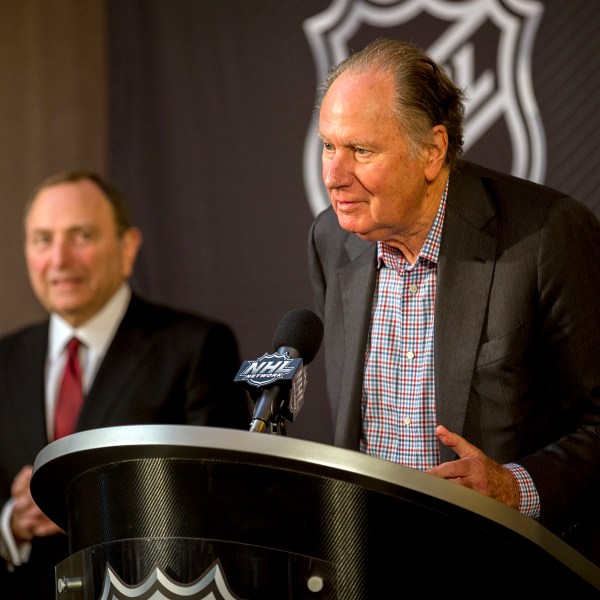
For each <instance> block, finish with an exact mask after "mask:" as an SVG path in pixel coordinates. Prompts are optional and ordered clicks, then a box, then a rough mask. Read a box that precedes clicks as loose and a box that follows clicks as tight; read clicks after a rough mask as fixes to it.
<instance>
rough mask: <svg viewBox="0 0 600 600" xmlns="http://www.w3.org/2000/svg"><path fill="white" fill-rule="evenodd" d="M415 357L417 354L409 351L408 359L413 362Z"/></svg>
mask: <svg viewBox="0 0 600 600" xmlns="http://www.w3.org/2000/svg"><path fill="white" fill-rule="evenodd" d="M414 357H415V353H414V352H413V351H412V350H409V351H408V352H407V353H406V358H408V360H412V359H413V358H414Z"/></svg>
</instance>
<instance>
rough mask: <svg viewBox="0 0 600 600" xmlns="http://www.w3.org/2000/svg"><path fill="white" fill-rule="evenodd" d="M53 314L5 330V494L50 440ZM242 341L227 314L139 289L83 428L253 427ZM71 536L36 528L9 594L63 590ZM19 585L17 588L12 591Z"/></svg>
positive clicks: (1, 442) (0, 394)
mask: <svg viewBox="0 0 600 600" xmlns="http://www.w3.org/2000/svg"><path fill="white" fill-rule="evenodd" d="M47 342H48V322H45V323H41V324H39V325H34V326H31V327H28V328H26V329H24V330H22V331H20V332H17V333H15V334H12V335H10V336H7V337H5V338H3V339H2V340H0V486H1V487H0V503H1V504H2V505H3V504H4V502H6V500H7V499H8V498H9V497H10V485H11V482H12V480H13V478H14V477H15V475H16V474H17V472H18V471H19V470H20V469H21V467H22V466H23V465H26V464H33V461H34V459H35V457H36V456H37V454H38V452H39V451H40V450H41V449H42V448H43V447H44V446H45V445H46V444H47V443H48V440H47V438H46V424H45V409H44V366H45V361H46V349H47ZM239 365H240V360H239V356H238V348H237V342H236V340H235V337H234V334H233V332H232V331H231V330H230V329H229V328H228V327H227V326H226V325H224V324H219V323H215V322H212V321H209V320H205V319H203V318H201V317H198V316H192V315H189V314H185V313H183V312H178V311H174V310H171V309H170V308H166V307H162V306H157V305H155V304H150V303H148V302H146V301H144V300H142V299H140V298H139V297H137V296H135V295H134V296H133V297H132V299H131V302H130V305H129V307H128V309H127V312H126V314H125V316H124V318H123V321H122V322H121V324H120V326H119V328H118V330H117V332H116V335H115V338H114V340H113V342H112V343H111V345H110V347H109V349H108V351H107V353H106V356H105V358H104V360H103V361H102V364H101V365H100V368H99V370H98V373H97V375H96V378H95V380H94V382H93V385H92V387H91V389H90V391H89V394H88V395H87V397H86V399H85V403H84V406H83V408H82V411H81V414H80V417H79V422H78V426H77V429H78V430H79V431H82V430H87V429H94V428H98V427H111V426H117V425H133V424H141V425H143V424H153V423H157V424H195V425H205V426H212V427H232V428H239V429H246V430H247V429H248V427H249V423H250V419H251V413H250V410H249V404H248V398H247V395H246V392H245V391H243V390H242V389H241V388H240V387H239V386H238V385H237V384H235V383H234V381H233V380H234V377H235V375H236V373H237V370H238V368H239ZM67 556H68V546H67V537H66V536H52V537H51V538H35V539H34V543H33V547H32V553H31V558H30V562H29V563H28V564H27V565H23V566H21V567H18V568H17V569H16V571H15V573H7V572H6V570H5V568H4V564H2V562H3V561H0V590H2V592H1V594H2V596H3V597H4V595H5V594H6V597H7V598H8V597H11V598H23V599H31V600H45V599H46V598H48V599H50V598H52V599H54V597H55V596H54V566H55V565H56V564H58V562H61V561H62V560H64V559H65V558H66V557H67ZM10 592H12V593H10Z"/></svg>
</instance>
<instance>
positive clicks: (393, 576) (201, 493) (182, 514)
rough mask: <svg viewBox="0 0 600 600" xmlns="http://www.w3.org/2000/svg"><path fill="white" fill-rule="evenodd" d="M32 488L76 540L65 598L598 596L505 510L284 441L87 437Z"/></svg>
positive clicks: (191, 435) (52, 456)
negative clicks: (558, 594)
mask: <svg viewBox="0 0 600 600" xmlns="http://www.w3.org/2000/svg"><path fill="white" fill-rule="evenodd" d="M31 491H32V495H33V498H34V500H35V501H36V502H37V504H38V505H39V506H40V508H41V509H42V510H43V511H44V512H45V513H46V514H47V515H48V516H49V517H50V518H51V519H52V520H54V521H55V522H56V523H58V524H59V525H60V526H61V527H62V528H63V529H65V530H66V531H67V532H68V537H69V545H70V555H69V557H68V558H67V559H66V560H64V561H63V562H61V563H60V564H58V565H57V566H56V582H57V598H58V599H59V600H61V599H65V600H121V599H124V598H151V599H152V600H157V599H177V598H187V599H188V600H191V599H194V600H196V599H204V598H206V599H209V598H212V599H215V600H229V599H238V600H240V599H241V600H254V599H259V598H260V599H261V600H263V599H276V600H286V599H294V600H304V599H307V600H308V599H310V600H325V599H327V600H328V599H332V598H336V599H340V600H363V599H372V598H377V599H386V598H400V597H407V598H409V597H424V598H428V597H434V596H437V595H440V596H445V597H448V595H450V597H452V595H453V594H455V593H456V594H457V595H460V597H461V598H470V597H473V598H476V597H478V598H479V597H482V594H486V593H488V591H490V592H491V590H493V591H494V592H496V594H497V593H500V594H502V593H511V594H514V592H515V590H518V591H519V595H523V597H526V596H527V595H529V594H531V595H532V597H544V595H545V594H548V595H552V596H554V595H555V594H556V593H557V591H569V592H570V595H572V597H576V598H586V597H596V596H597V595H598V592H599V591H600V569H599V568H597V567H596V566H595V565H593V564H592V563H591V562H590V561H588V560H587V559H586V558H584V557H583V556H582V555H580V554H579V553H577V552H576V551H575V550H573V549H572V548H571V547H570V546H568V545H567V544H565V543H564V542H563V541H562V540H560V539H559V538H558V537H556V536H554V535H553V534H552V533H550V532H549V531H548V530H547V529H545V528H544V527H542V526H541V525H539V524H538V523H536V522H535V521H533V520H532V519H529V518H527V517H525V516H523V515H521V514H519V513H518V512H517V511H515V510H513V509H510V508H508V507H506V506H504V505H502V504H500V503H499V502H496V501H495V500H492V499H489V498H486V497H484V496H482V495H481V494H478V493H476V492H473V491H471V490H469V489H466V488H463V487H460V486H458V485H455V484H452V483H450V482H447V481H445V480H443V479H440V478H438V477H435V476H433V475H430V474H427V473H422V472H420V471H416V470H413V469H409V468H407V467H403V466H401V465H397V464H393V463H390V462H387V461H382V460H379V459H376V458H373V457H370V456H366V455H363V454H360V453H358V452H353V451H349V450H343V449H340V448H335V447H332V446H328V445H324V444H319V443H314V442H308V441H304V440H299V439H293V438H289V437H285V436H279V435H269V434H264V433H250V432H246V431H237V430H228V429H218V428H209V427H196V426H188V425H140V426H123V427H111V428H105V429H96V430H90V431H84V432H81V433H76V434H73V435H71V436H67V437H65V438H62V439H60V440H57V441H55V442H53V443H51V444H49V445H48V446H47V447H45V448H44V449H43V450H42V451H41V452H40V453H39V454H38V456H37V458H36V461H35V464H34V470H33V477H32V481H31ZM484 590H485V591H484ZM459 591H460V593H459Z"/></svg>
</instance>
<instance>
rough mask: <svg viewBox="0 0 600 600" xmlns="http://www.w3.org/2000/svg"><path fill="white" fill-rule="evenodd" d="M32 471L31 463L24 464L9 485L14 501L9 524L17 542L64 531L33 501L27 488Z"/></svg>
mask: <svg viewBox="0 0 600 600" xmlns="http://www.w3.org/2000/svg"><path fill="white" fill-rule="evenodd" d="M32 471H33V467H32V466H31V465H26V466H24V467H23V468H22V469H21V470H20V471H19V472H18V473H17V476H16V477H15V478H14V480H13V483H12V486H11V494H12V497H13V499H14V501H15V503H14V506H13V513H12V517H11V521H10V525H11V528H12V532H13V535H14V536H15V540H16V541H17V542H30V541H31V540H32V539H33V538H34V537H35V536H40V537H43V536H47V535H54V534H55V533H64V531H63V530H62V529H61V528H60V527H59V526H58V525H56V523H54V522H53V521H51V520H50V519H49V518H48V517H47V516H46V515H45V514H44V513H43V512H42V511H41V510H40V508H39V507H38V505H37V504H36V503H35V502H34V500H33V498H32V496H31V491H30V489H29V483H30V481H31V474H32Z"/></svg>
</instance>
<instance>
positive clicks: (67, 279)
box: [25, 180, 140, 327]
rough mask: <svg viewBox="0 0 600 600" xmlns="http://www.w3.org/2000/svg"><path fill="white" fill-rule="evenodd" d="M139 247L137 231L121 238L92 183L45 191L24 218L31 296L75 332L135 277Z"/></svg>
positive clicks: (56, 186)
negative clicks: (58, 316) (134, 269)
mask: <svg viewBox="0 0 600 600" xmlns="http://www.w3.org/2000/svg"><path fill="white" fill-rule="evenodd" d="M139 244H140V238H139V232H138V231H137V230H136V229H134V228H132V229H130V230H128V231H127V232H125V234H124V235H123V237H122V238H119V237H118V235H117V225H116V222H115V218H114V214H113V211H112V207H111V205H110V203H109V201H108V199H107V198H106V197H105V196H104V194H103V192H102V191H101V190H100V188H99V187H98V186H96V184H95V183H93V182H92V181H89V180H82V181H77V182H66V183H59V184H56V185H52V186H50V187H47V188H44V189H42V190H41V191H40V192H39V193H38V194H37V196H36V197H35V198H34V200H33V203H32V205H31V208H30V210H29V212H28V214H27V216H26V218H25V257H26V260H27V269H28V273H29V279H30V281H31V285H32V287H33V291H34V293H35V295H36V296H37V298H38V300H39V301H40V302H41V304H42V305H43V306H44V307H45V308H46V310H48V311H49V312H56V313H57V314H59V315H60V316H61V317H63V318H64V319H65V320H66V321H67V322H69V323H70V324H71V325H72V326H73V327H77V326H79V325H81V324H82V323H84V322H85V321H87V320H88V319H90V318H91V317H93V316H94V315H95V314H96V313H97V312H98V311H99V310H100V309H101V308H102V307H103V306H104V305H105V304H106V302H107V301H108V300H109V299H110V298H111V296H112V295H113V294H114V293H115V291H116V290H117V288H118V287H119V286H120V285H121V283H122V282H123V281H124V280H126V279H127V278H128V277H129V276H130V275H131V271H132V269H133V264H134V262H135V257H136V255H137V250H138V248H139Z"/></svg>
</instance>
